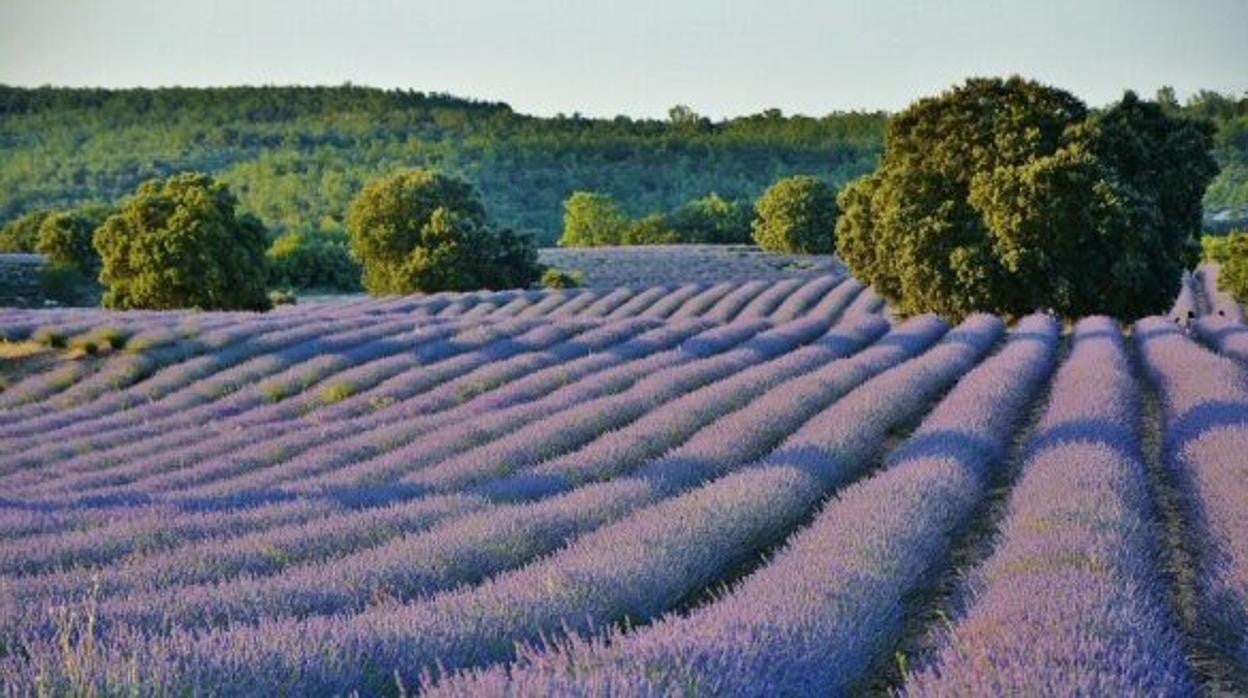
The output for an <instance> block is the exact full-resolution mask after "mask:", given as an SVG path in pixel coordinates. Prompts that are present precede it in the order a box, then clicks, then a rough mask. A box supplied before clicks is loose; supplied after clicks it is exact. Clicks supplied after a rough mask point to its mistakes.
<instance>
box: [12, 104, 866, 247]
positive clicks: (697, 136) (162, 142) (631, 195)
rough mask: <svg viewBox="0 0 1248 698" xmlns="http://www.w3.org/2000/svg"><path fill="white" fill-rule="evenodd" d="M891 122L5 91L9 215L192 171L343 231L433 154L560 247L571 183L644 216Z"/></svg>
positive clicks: (854, 162) (256, 208)
mask: <svg viewBox="0 0 1248 698" xmlns="http://www.w3.org/2000/svg"><path fill="white" fill-rule="evenodd" d="M885 118H886V117H885V116H884V115H883V114H882V113H874V114H863V113H846V114H831V115H828V116H825V117H822V118H810V117H805V116H783V115H782V114H781V113H780V112H779V111H778V110H772V111H768V112H766V113H763V114H756V115H752V116H745V117H740V118H736V119H731V120H728V121H721V122H715V123H713V122H711V121H710V120H708V119H705V118H701V117H699V116H697V115H696V114H694V113H692V112H690V111H689V110H687V109H673V112H672V118H670V119H668V120H665V121H659V120H644V119H630V118H627V117H617V118H615V119H589V118H584V117H581V116H579V115H576V114H573V115H571V116H559V117H555V118H537V117H532V116H525V115H522V114H517V113H516V112H514V111H513V110H512V109H511V108H510V107H508V106H507V105H506V104H501V103H496V102H476V101H469V100H464V99H458V98H455V97H450V96H446V95H427V94H422V93H419V92H406V91H383V90H378V89H372V88H364V87H353V86H341V87H254V88H253V87H237V88H212V89H193V88H168V89H154V90H147V89H142V90H102V89H67V88H66V89H62V88H40V89H21V88H13V87H2V86H0V152H3V153H4V157H3V158H0V222H3V221H7V220H10V219H12V218H15V217H17V216H19V215H20V214H22V213H24V212H27V211H31V210H36V209H46V208H61V207H67V206H71V205H76V204H79V203H81V202H84V201H89V200H106V201H112V200H115V199H117V198H119V197H121V196H123V195H125V194H128V193H130V192H131V191H133V190H134V189H135V187H136V186H137V185H138V184H139V183H140V182H142V181H144V180H147V179H150V178H153V177H157V176H168V175H171V174H174V173H176V172H179V171H183V170H199V171H204V172H208V173H210V174H213V175H216V176H217V177H218V178H219V179H220V180H222V181H224V182H225V183H226V184H228V185H229V186H230V187H231V189H233V190H234V191H235V192H236V193H237V195H238V196H239V198H240V200H241V201H242V203H243V206H244V209H245V210H246V211H247V212H249V213H253V214H255V215H258V216H259V217H260V218H261V219H262V220H263V221H264V222H265V223H266V225H268V226H270V227H275V228H279V229H291V228H319V227H323V226H339V227H340V226H341V224H342V219H343V216H344V215H345V212H346V209H347V205H348V204H349V202H350V201H351V198H352V197H353V196H354V195H355V194H356V192H357V191H358V190H359V189H360V188H361V187H362V186H363V183H364V181H365V180H367V179H369V178H371V177H373V176H376V175H379V174H384V173H386V172H388V171H390V170H393V169H394V168H396V167H400V166H404V167H406V166H432V167H437V168H439V169H441V170H443V171H445V172H447V173H450V174H456V175H459V176H462V177H465V178H466V179H468V180H469V181H470V182H472V183H473V184H475V185H476V186H477V188H478V189H479V190H480V191H481V193H482V197H483V199H484V201H485V204H486V207H487V208H488V209H489V210H490V212H491V215H492V216H493V217H494V218H495V219H496V220H497V221H498V223H499V224H500V225H502V226H504V227H509V228H512V229H515V230H518V231H533V232H537V233H539V234H540V235H541V237H540V238H539V241H540V242H543V243H546V244H553V243H554V240H555V237H556V236H557V235H558V231H559V229H560V227H561V225H562V215H563V208H562V205H563V201H564V199H566V198H567V197H568V196H569V195H570V194H571V193H572V192H573V191H575V190H578V189H581V190H592V191H600V192H603V193H607V194H611V195H613V196H614V197H615V198H616V199H617V200H618V201H619V202H620V203H621V205H622V206H623V207H624V209H625V210H626V212H628V213H630V214H634V215H642V214H645V213H648V212H651V211H669V210H672V209H675V208H677V207H679V206H680V205H682V204H684V203H686V202H688V201H690V200H693V199H696V198H698V197H701V196H703V195H705V194H707V193H709V192H718V193H719V194H721V195H723V196H726V197H729V198H748V199H753V198H754V197H757V196H758V195H759V194H760V193H761V192H762V191H763V190H764V189H765V188H766V187H767V186H769V185H770V184H772V183H773V182H774V181H775V180H776V179H778V178H779V177H781V176H784V175H788V174H794V173H807V174H814V175H817V176H819V177H821V178H823V179H825V180H827V181H829V182H831V183H833V184H837V185H839V184H842V183H844V182H846V181H848V180H850V179H852V178H854V177H857V176H859V175H861V174H864V173H866V172H868V171H870V170H871V169H872V168H873V167H874V166H875V162H876V159H877V157H878V155H879V152H880V149H881V146H882V142H883V133H884V123H885Z"/></svg>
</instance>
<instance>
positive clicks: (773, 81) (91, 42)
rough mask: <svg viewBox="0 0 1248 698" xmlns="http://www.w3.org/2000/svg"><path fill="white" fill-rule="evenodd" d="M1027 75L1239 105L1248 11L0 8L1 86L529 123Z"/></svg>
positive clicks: (712, 109) (879, 104)
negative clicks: (437, 96) (448, 109)
mask: <svg viewBox="0 0 1248 698" xmlns="http://www.w3.org/2000/svg"><path fill="white" fill-rule="evenodd" d="M1009 73H1020V74H1023V75H1026V76H1029V77H1033V78H1037V79H1040V80H1043V81H1045V82H1049V83H1052V84H1055V85H1057V86H1060V87H1064V88H1066V89H1069V90H1071V91H1072V92H1074V93H1075V94H1077V95H1079V96H1080V97H1082V98H1083V99H1085V100H1087V101H1088V102H1090V103H1092V104H1104V103H1106V102H1109V101H1112V100H1113V99H1116V98H1117V97H1118V96H1120V95H1121V92H1122V90H1123V89H1126V88H1132V89H1135V90H1137V91H1139V92H1141V93H1142V94H1147V95H1152V94H1153V92H1154V91H1155V90H1156V88H1157V87H1159V86H1160V85H1163V84H1170V85H1174V86H1175V87H1176V88H1177V89H1178V92H1179V95H1180V96H1185V95H1186V94H1188V93H1190V92H1191V91H1192V90H1195V89H1197V88H1202V87H1204V88H1212V89H1218V90H1221V91H1229V92H1235V93H1241V92H1243V91H1245V90H1248V0H1189V1H1187V2H1180V1H1178V0H1168V1H1167V0H1083V1H1079V0H1033V1H1030V2H1022V1H1018V0H997V1H995V2H994V1H992V0H928V1H922V0H888V1H867V0H862V1H854V2H851V1H849V0H842V1H824V2H818V1H816V0H731V1H729V0H718V1H717V0H621V1H618V2H610V1H607V0H582V1H580V2H574V1H571V0H564V1H559V0H447V1H444V2H429V1H426V0H409V1H407V2H403V1H400V0H358V1H356V2H349V1H347V0H340V1H337V2H334V1H331V0H195V1H193V2H184V1H183V0H0V82H3V83H8V84H17V85H40V84H54V85H92V86H133V85H175V84H177V85H226V84H231V85H232V84H263V83H280V84H286V83H304V84H338V83H341V82H344V81H348V80H350V81H352V82H354V83H357V84H367V85H375V86H380V87H404V88H413V89H418V90H424V91H436V92H450V93H453V94H457V95H463V96H469V97H478V98H484V99H497V100H502V101H506V102H508V103H510V104H511V105H512V106H513V107H514V108H516V109H517V110H518V111H522V112H527V113H534V114H554V113H556V112H566V113H571V112H573V111H580V112H582V113H584V114H588V115H594V116H613V115H615V114H621V113H623V114H629V115H632V116H658V115H663V114H665V113H666V110H667V108H668V107H669V106H671V105H673V104H677V103H684V104H688V105H690V106H692V107H693V108H694V109H695V110H696V111H698V112H699V113H702V114H707V115H710V116H714V117H721V116H725V115H735V114H744V113H753V112H757V111H760V110H762V109H764V108H767V107H779V108H781V109H783V110H784V111H785V112H786V113H793V112H801V113H807V114H824V113H827V112H829V111H833V110H842V109H856V108H867V109H876V108H883V109H897V108H900V107H902V106H904V105H905V104H907V103H908V102H910V101H911V100H913V99H914V98H916V97H919V96H921V95H925V94H930V93H933V92H937V91H939V90H940V89H942V88H945V87H947V86H949V85H951V84H953V83H956V82H958V81H960V80H961V79H962V78H964V77H966V76H968V75H1002V74H1009Z"/></svg>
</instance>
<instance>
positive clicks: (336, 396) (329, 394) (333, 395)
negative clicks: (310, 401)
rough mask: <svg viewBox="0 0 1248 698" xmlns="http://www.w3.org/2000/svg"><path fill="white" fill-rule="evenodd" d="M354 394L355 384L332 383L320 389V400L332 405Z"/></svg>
mask: <svg viewBox="0 0 1248 698" xmlns="http://www.w3.org/2000/svg"><path fill="white" fill-rule="evenodd" d="M354 394H355V386H354V385H351V384H350V383H334V384H333V385H330V386H326V387H325V389H324V390H322V391H321V402H323V403H325V404H326V405H332V404H334V403H335V402H342V401H343V400H346V399H347V398H349V397H351V396H352V395H354Z"/></svg>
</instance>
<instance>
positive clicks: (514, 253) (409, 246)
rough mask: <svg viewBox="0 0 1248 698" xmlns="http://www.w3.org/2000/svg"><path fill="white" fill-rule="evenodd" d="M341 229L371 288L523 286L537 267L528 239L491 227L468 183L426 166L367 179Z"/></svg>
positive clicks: (398, 290)
mask: <svg viewBox="0 0 1248 698" xmlns="http://www.w3.org/2000/svg"><path fill="white" fill-rule="evenodd" d="M347 230H348V232H349V234H350V241H351V250H352V252H353V253H354V254H355V257H356V258H357V259H358V260H360V263H361V264H362V265H363V267H364V288H365V289H367V290H368V292H369V293H372V294H387V293H411V292H414V291H427V292H432V291H464V290H472V289H480V288H512V287H523V286H528V285H529V284H531V283H532V282H533V281H534V280H536V279H537V277H538V275H539V274H540V268H539V266H538V264H537V250H536V249H535V248H534V247H533V242H532V239H531V238H529V237H528V236H524V235H517V234H515V233H513V232H511V231H508V230H503V231H495V230H492V229H491V228H490V227H489V226H488V224H487V221H486V214H485V208H484V207H483V206H482V205H481V200H480V199H479V198H478V197H477V193H476V191H475V190H474V189H473V188H472V186H471V185H469V184H468V183H467V182H464V181H463V180H460V179H456V178H454V177H449V176H447V175H444V174H441V173H439V172H436V171H433V170H420V169H414V170H403V171H400V172H397V173H395V174H393V175H391V176H389V177H383V178H379V179H375V180H372V181H370V182H369V183H367V184H366V185H365V186H364V189H363V190H362V191H361V192H360V194H359V195H358V196H356V198H355V200H354V201H352V202H351V208H350V211H349V212H348V214H347Z"/></svg>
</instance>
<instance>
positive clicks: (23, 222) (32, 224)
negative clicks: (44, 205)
mask: <svg viewBox="0 0 1248 698" xmlns="http://www.w3.org/2000/svg"><path fill="white" fill-rule="evenodd" d="M51 214H52V212H51V211H31V212H30V213H27V214H25V215H23V216H20V217H18V218H14V219H13V220H11V221H9V223H8V224H7V225H5V226H4V227H3V228H0V253H6V254H7V253H15V252H24V253H32V252H34V251H35V245H37V244H38V243H39V227H40V226H42V225H43V221H44V219H45V218H47V217H48V216H50V215H51Z"/></svg>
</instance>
